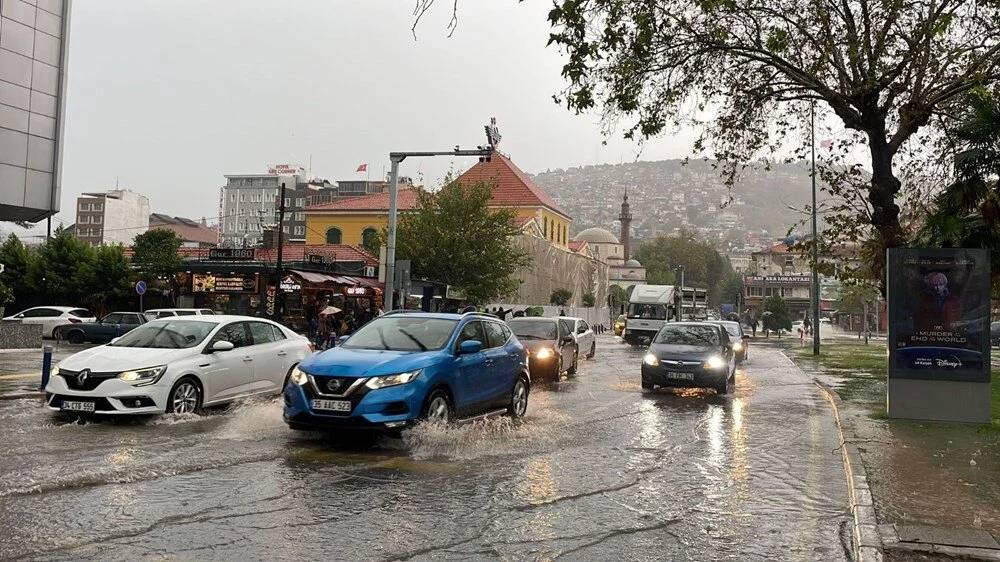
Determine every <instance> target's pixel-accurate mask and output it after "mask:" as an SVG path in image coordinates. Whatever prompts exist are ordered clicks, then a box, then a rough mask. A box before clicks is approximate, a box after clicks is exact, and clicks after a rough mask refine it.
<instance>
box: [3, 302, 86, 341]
mask: <svg viewBox="0 0 1000 562" xmlns="http://www.w3.org/2000/svg"><path fill="white" fill-rule="evenodd" d="M3 321H4V322H20V323H22V324H41V326H42V337H43V338H54V337H56V333H55V329H56V328H57V327H59V326H65V325H67V324H79V323H81V322H97V318H95V317H94V313H93V312H91V311H89V310H87V309H86V308H76V307H72V306H36V307H34V308H29V309H27V310H22V311H21V312H18V313H17V314H14V315H12V316H8V317H6V318H4V319H3Z"/></svg>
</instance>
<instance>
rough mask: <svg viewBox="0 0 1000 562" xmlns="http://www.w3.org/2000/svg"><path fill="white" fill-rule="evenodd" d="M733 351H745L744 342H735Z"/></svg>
mask: <svg viewBox="0 0 1000 562" xmlns="http://www.w3.org/2000/svg"><path fill="white" fill-rule="evenodd" d="M733 351H743V342H741V341H738V342H736V343H734V344H733Z"/></svg>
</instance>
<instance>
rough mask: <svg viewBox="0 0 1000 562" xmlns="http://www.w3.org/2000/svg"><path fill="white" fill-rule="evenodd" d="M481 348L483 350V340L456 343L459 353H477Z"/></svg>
mask: <svg viewBox="0 0 1000 562" xmlns="http://www.w3.org/2000/svg"><path fill="white" fill-rule="evenodd" d="M482 350H483V342H481V341H479V340H465V341H464V342H462V343H460V344H458V354H459V355H468V354H470V353H479V352H480V351H482Z"/></svg>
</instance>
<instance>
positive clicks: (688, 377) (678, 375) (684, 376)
mask: <svg viewBox="0 0 1000 562" xmlns="http://www.w3.org/2000/svg"><path fill="white" fill-rule="evenodd" d="M667 378H668V379H678V380H684V381H693V380H694V373H683V372H680V371H667Z"/></svg>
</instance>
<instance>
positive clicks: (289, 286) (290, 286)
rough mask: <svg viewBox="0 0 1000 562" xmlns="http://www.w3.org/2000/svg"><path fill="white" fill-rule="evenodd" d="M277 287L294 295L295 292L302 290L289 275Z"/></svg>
mask: <svg viewBox="0 0 1000 562" xmlns="http://www.w3.org/2000/svg"><path fill="white" fill-rule="evenodd" d="M278 287H279V288H280V289H281V290H282V291H284V292H286V293H294V292H295V291H300V290H302V285H300V284H299V283H298V282H297V281H296V280H295V278H294V277H292V276H291V275H289V276H287V277H285V278H284V279H282V280H281V283H280V284H279V285H278Z"/></svg>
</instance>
